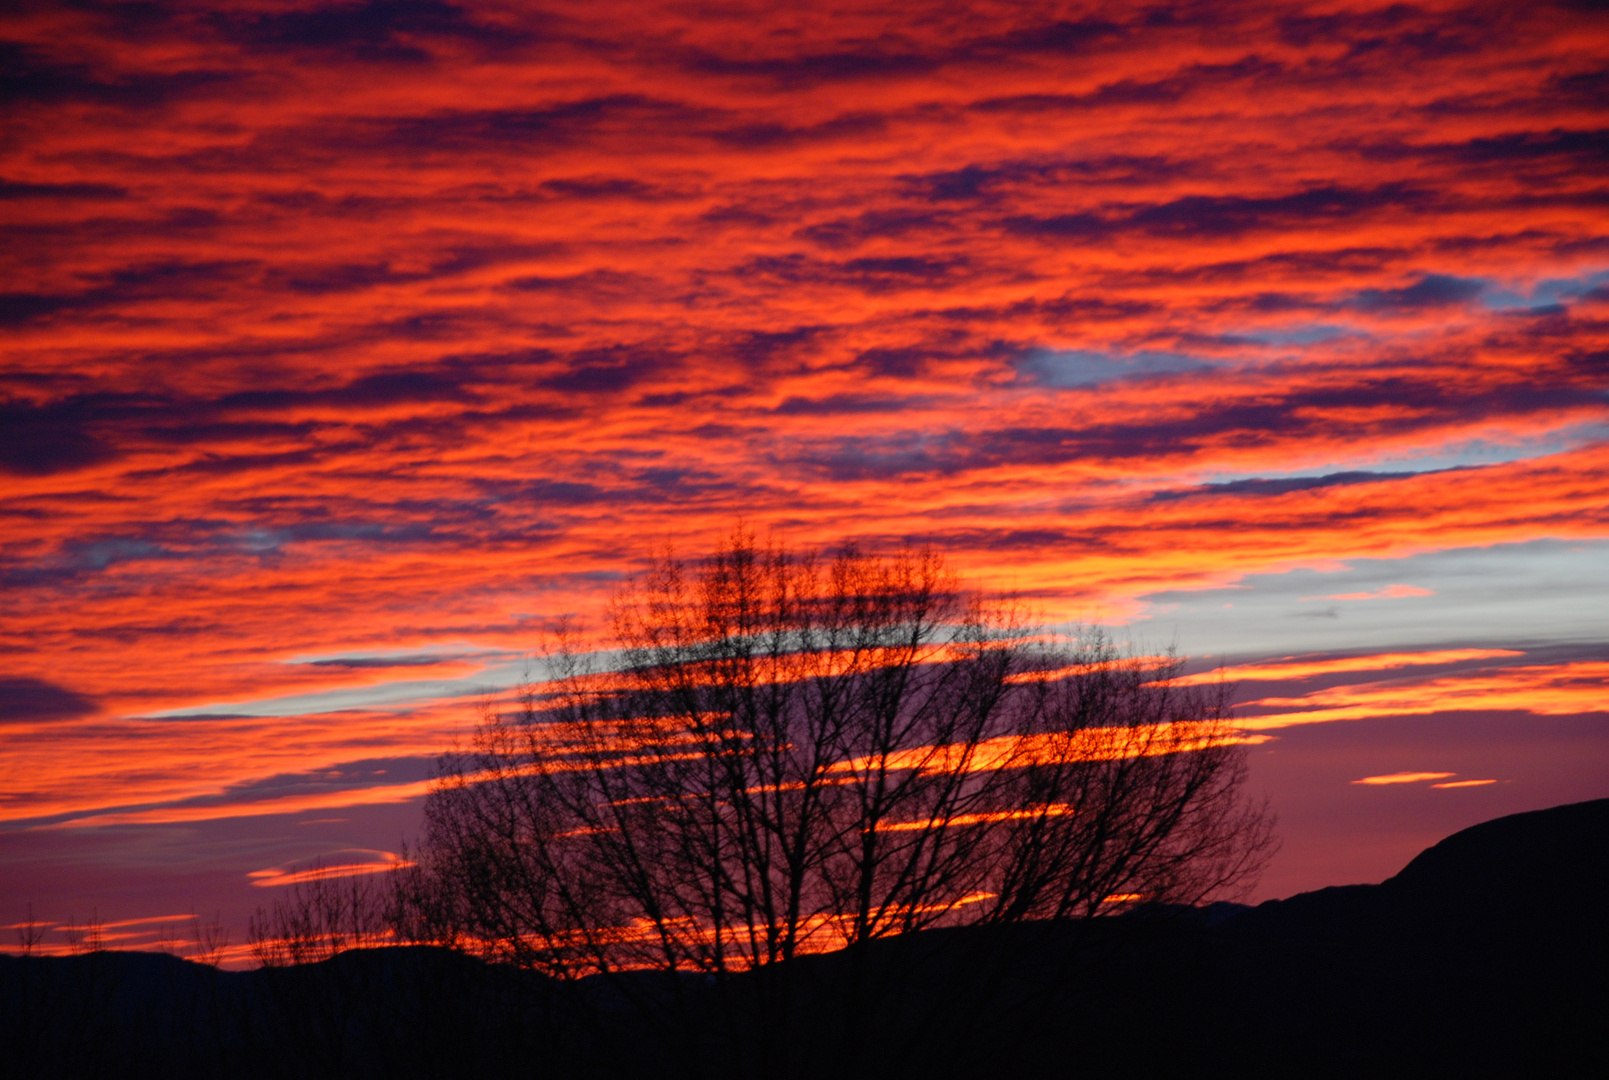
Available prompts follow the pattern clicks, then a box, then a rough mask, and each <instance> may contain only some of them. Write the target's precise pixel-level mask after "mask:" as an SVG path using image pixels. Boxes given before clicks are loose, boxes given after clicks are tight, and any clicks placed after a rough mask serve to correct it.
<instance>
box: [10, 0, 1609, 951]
mask: <svg viewBox="0 0 1609 1080" xmlns="http://www.w3.org/2000/svg"><path fill="white" fill-rule="evenodd" d="M0 82H3V98H4V110H5V111H4V116H5V121H4V134H3V139H0V216H3V223H4V224H3V227H4V230H5V239H4V244H3V246H0V260H3V261H0V265H3V266H4V280H3V282H0V324H3V326H4V354H3V357H4V358H3V361H0V584H3V597H4V600H3V606H0V781H3V782H0V925H13V924H16V923H18V922H20V921H22V920H23V919H24V918H25V916H26V912H27V910H28V906H29V905H30V904H31V905H32V909H33V911H34V913H35V915H36V916H37V917H38V918H39V919H40V920H42V921H45V922H49V923H52V924H55V925H56V929H57V931H58V932H59V929H60V926H61V925H62V924H65V923H67V922H68V921H69V920H70V919H71V920H76V921H77V922H80V923H82V922H83V921H85V920H87V919H89V918H91V917H92V916H93V917H96V918H99V919H100V920H101V921H102V922H104V923H106V924H107V925H108V930H107V932H106V933H107V938H108V939H109V940H112V941H113V943H116V944H123V945H128V946H131V947H141V946H144V947H151V946H152V945H154V944H155V943H156V942H157V941H158V940H159V939H160V938H161V936H162V935H163V934H165V933H168V932H169V931H170V930H171V928H172V927H173V926H174V925H176V924H178V922H179V919H178V917H179V916H186V917H187V916H188V913H190V912H192V911H193V912H197V913H199V914H201V915H202V916H203V917H205V918H209V919H210V918H212V917H214V916H216V917H218V918H219V919H220V920H221V921H222V922H223V923H224V924H225V925H226V926H229V927H231V928H233V930H232V932H233V935H234V936H233V940H234V941H235V943H236V944H239V943H240V942H242V941H243V939H244V926H245V921H246V917H247V915H248V914H249V913H250V912H251V911H252V910H253V909H254V908H255V907H256V906H257V905H259V904H268V903H270V902H271V901H272V899H273V898H274V896H276V895H280V894H279V893H278V892H276V890H279V889H282V888H283V887H284V884H285V883H286V882H288V881H292V880H295V879H296V878H297V877H298V876H299V875H301V874H303V873H305V872H306V871H307V869H308V868H309V867H311V866H313V865H315V864H318V863H322V864H324V865H334V864H344V863H361V864H364V865H367V866H371V867H375V868H384V867H386V866H389V865H394V864H395V861H396V858H397V857H396V854H395V853H396V852H397V851H398V850H399V846H400V842H401V841H402V840H403V839H404V838H406V837H409V836H410V835H411V834H412V833H413V831H414V829H415V828H416V826H417V820H418V814H419V807H420V803H421V800H422V798H423V795H424V793H425V792H426V790H427V789H428V781H429V777H430V775H431V768H432V762H433V759H434V756H435V755H436V754H437V753H439V752H440V751H442V750H444V749H445V748H446V747H447V746H448V745H449V744H450V743H451V742H452V740H453V739H455V738H459V737H462V736H463V735H465V734H466V733H467V732H468V731H469V730H470V728H471V726H472V724H473V722H474V719H475V714H476V705H477V702H478V701H479V700H481V699H482V698H483V697H484V696H485V695H486V694H488V693H493V692H496V691H498V690H499V689H503V688H507V687H509V686H511V685H512V684H513V683H515V682H516V681H517V680H518V679H519V678H520V677H521V674H522V672H523V671H525V670H526V669H527V666H528V665H529V663H530V661H531V657H532V652H533V650H534V649H535V648H536V647H537V644H538V642H539V640H540V638H541V635H542V632H543V631H544V630H545V629H548V628H551V627H552V625H553V624H554V621H555V620H556V619H557V618H558V617H560V616H564V615H575V616H577V617H579V618H580V619H582V620H583V622H584V623H586V622H587V621H588V620H590V625H594V626H596V625H597V623H598V619H597V617H598V615H599V614H600V612H601V611H602V607H603V604H604V603H605V601H606V600H607V598H608V596H609V595H610V593H611V592H612V591H613V590H614V589H615V588H616V587H617V586H618V584H619V582H620V581H621V580H622V579H623V578H624V577H626V576H628V575H629V574H631V573H632V572H633V571H634V570H636V569H639V568H641V567H642V566H643V565H644V564H645V561H646V560H647V559H648V558H649V557H650V556H652V555H653V554H654V553H655V552H656V551H658V550H662V549H663V548H664V547H665V546H666V545H670V546H672V547H673V548H674V549H675V550H676V551H678V552H680V553H682V554H685V555H688V556H696V555H697V554H698V553H699V552H701V551H704V550H708V549H709V547H710V546H711V545H713V543H714V542H715V540H716V539H717V538H718V537H719V536H720V535H721V534H722V533H723V532H724V531H727V530H729V529H730V528H731V527H732V526H733V525H734V523H736V522H737V521H739V520H740V519H741V520H742V521H744V522H746V523H747V524H748V525H750V526H752V527H754V528H755V529H757V530H759V531H761V532H762V533H766V532H771V531H774V532H775V534H776V535H777V536H778V537H780V538H782V539H783V540H785V541H787V542H789V543H791V544H795V545H799V546H814V545H830V544H833V543H836V542H839V541H842V540H844V539H856V540H859V541H861V542H862V543H863V544H865V545H866V546H869V547H872V548H890V547H892V546H895V545H898V544H900V543H903V542H905V541H907V540H909V541H913V542H916V543H922V544H932V545H934V546H935V547H936V548H938V549H939V550H941V551H942V552H944V553H945V554H946V555H947V556H948V557H949V558H950V559H951V560H952V562H953V563H954V564H955V566H956V567H957V568H958V569H960V570H961V571H962V572H963V573H964V574H965V575H966V576H967V577H968V578H970V579H971V580H973V581H975V582H976V583H978V584H980V585H983V586H987V587H991V588H1000V589H1008V590H1014V591H1016V592H1017V593H1019V594H1021V595H1022V596H1024V597H1025V598H1027V599H1028V600H1029V602H1031V604H1032V605H1033V606H1034V607H1035V608H1036V609H1037V610H1038V611H1039V612H1040V613H1041V614H1042V615H1043V617H1044V618H1045V619H1046V620H1048V621H1050V622H1052V623H1054V624H1058V625H1059V624H1062V623H1073V622H1082V623H1100V624H1105V625H1107V626H1109V627H1111V628H1113V629H1114V632H1115V633H1116V634H1117V636H1118V637H1120V638H1121V639H1123V640H1128V641H1132V642H1134V643H1135V645H1136V647H1137V648H1141V649H1150V650H1155V649H1157V648H1165V647H1167V646H1169V645H1176V647H1177V648H1178V650H1179V651H1180V653H1181V654H1183V655H1186V656H1188V657H1190V658H1191V669H1192V670H1194V671H1201V672H1205V671H1210V670H1212V669H1215V668H1218V667H1224V668H1227V669H1228V671H1227V674H1228V675H1229V677H1231V678H1236V679H1239V680H1240V690H1239V694H1238V700H1239V702H1240V708H1239V709H1238V711H1237V715H1238V716H1240V717H1241V718H1242V723H1243V726H1245V727H1246V728H1247V730H1248V731H1249V732H1255V733H1256V734H1257V735H1259V736H1268V738H1267V739H1266V740H1264V741H1261V742H1259V743H1258V744H1257V745H1255V746H1253V747H1252V749H1251V753H1252V774H1251V785H1252V788H1253V789H1254V790H1255V791H1257V792H1259V793H1261V792H1267V794H1268V795H1269V797H1270V798H1271V800H1272V803H1273V807H1274V809H1275V811H1276V812H1277V813H1278V814H1279V815H1280V820H1281V825H1280V832H1281V834H1282V836H1283V838H1284V847H1283V849H1282V850H1281V853H1280V854H1279V856H1278V857H1277V858H1276V860H1275V861H1274V863H1273V864H1272V866H1271V867H1270V868H1269V871H1268V873H1267V874H1266V875H1265V877H1264V879H1263V881H1262V883H1261V884H1260V885H1259V886H1258V888H1257V890H1256V892H1255V893H1254V894H1253V898H1266V897H1270V896H1282V895H1288V894H1290V893H1292V892H1295V891H1297V890H1300V889H1308V888H1316V887H1319V886H1323V885H1329V884H1338V883H1342V882H1348V881H1377V880H1380V879H1381V878H1383V877H1386V876H1388V875H1390V874H1391V873H1394V872H1395V871H1396V870H1397V869H1399V868H1400V866H1401V865H1402V863H1403V862H1405V861H1406V860H1407V858H1409V857H1411V856H1412V855H1413V854H1414V853H1415V852H1417V851H1418V850H1419V849H1420V848H1422V847H1424V846H1425V845H1427V844H1429V843H1431V842H1433V841H1435V840H1436V839H1439V838H1440V837H1441V836H1443V835H1446V834H1447V833H1449V832H1451V831H1453V830H1455V829H1458V828H1461V827H1464V826H1467V825H1470V824H1473V823H1475V822H1477V821H1481V820H1485V819H1487V818H1491V817H1495V816H1498V815H1500V814H1503V813H1509V812H1514V811H1518V810H1524V809H1532V808H1538V807H1543V806H1550V805H1554V804H1557V803H1562V802H1569V801H1575V800H1579V799H1585V798H1593V797H1602V796H1609V615H1606V613H1609V16H1606V15H1605V13H1604V8H1603V5H1602V4H1597V3H1591V2H1587V0H1582V2H1579V3H1555V4H1546V3H1537V4H1527V5H1516V4H1497V3H1491V4H1474V5H1457V4H1435V3H1427V4H1404V3H1392V4H1378V5H1371V4H1368V3H1363V2H1359V3H1355V4H1348V3H1345V2H1333V3H1310V4H1302V3H1292V2H1277V3H1276V2H1268V3H1196V4H1192V3H1171V4H1170V3H1156V4H1149V5H1147V4H1131V5H1120V4H1107V5H1084V6H1079V5H1075V4H1057V3H1015V4H1012V3H984V2H977V3H968V4H965V5H963V4H958V3H954V2H947V3H928V2H925V0H901V2H900V3H893V4H887V5H880V4H873V3H866V2H857V3H843V4H838V5H831V4H808V5H777V4H767V3H758V2H751V0H732V2H727V3H710V4H675V3H664V4H660V3H652V2H648V0H638V2H632V3H609V2H606V0H589V2H586V3H581V2H561V3H550V2H546V0H542V2H541V3H512V2H509V3H502V2H493V3H480V2H472V0H466V2H465V3H462V4H453V3H446V2H434V0H420V2H408V0H371V2H365V3H338V4H320V3H317V2H314V0H292V2H278V0H272V2H263V0H232V2H230V3H227V4H225V3H212V4H208V3H205V2H201V0H197V2H194V3H190V2H178V3H132V2H131V3H100V2H96V0H78V2H65V0H56V2H45V3H35V2H31V0H18V2H14V3H12V4H9V5H7V9H6V13H5V14H4V15H0ZM163 920H166V921H163ZM114 924H118V925H115V926H114ZM4 934H5V936H6V937H5V941H4V942H3V944H10V943H11V938H12V931H10V930H6V931H4ZM52 940H53V941H58V942H59V941H60V940H61V939H60V937H59V933H58V936H57V937H55V938H52Z"/></svg>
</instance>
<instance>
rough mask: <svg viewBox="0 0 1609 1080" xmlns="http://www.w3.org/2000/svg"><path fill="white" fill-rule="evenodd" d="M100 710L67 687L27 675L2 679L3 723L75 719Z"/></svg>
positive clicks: (0, 706) (0, 705) (0, 703)
mask: <svg viewBox="0 0 1609 1080" xmlns="http://www.w3.org/2000/svg"><path fill="white" fill-rule="evenodd" d="M97 711H99V706H98V705H96V703H95V702H94V701H93V700H92V699H90V698H88V697H85V696H84V695H83V694H80V693H77V692H76V691H73V690H69V689H67V688H66V687H64V686H57V685H56V684H55V683H50V682H46V681H45V680H43V679H34V678H29V677H26V676H12V677H5V678H0V724H15V723H27V722H30V721H40V720H47V721H48V720H72V719H76V718H77V717H80V716H89V715H91V714H92V713H95V712H97Z"/></svg>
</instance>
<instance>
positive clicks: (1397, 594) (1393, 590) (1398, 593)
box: [1302, 585, 1436, 600]
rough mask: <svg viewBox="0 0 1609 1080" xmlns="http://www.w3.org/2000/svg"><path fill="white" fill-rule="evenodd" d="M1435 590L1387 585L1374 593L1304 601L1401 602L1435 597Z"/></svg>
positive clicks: (1343, 594)
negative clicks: (1407, 598)
mask: <svg viewBox="0 0 1609 1080" xmlns="http://www.w3.org/2000/svg"><path fill="white" fill-rule="evenodd" d="M1435 595H1436V593H1435V590H1433V589H1421V588H1419V587H1418V586H1416V585H1387V586H1386V587H1385V588H1383V589H1376V590H1375V591H1373V592H1351V593H1334V594H1331V595H1329V596H1304V597H1302V599H1303V600H1401V599H1404V598H1406V597H1410V596H1435Z"/></svg>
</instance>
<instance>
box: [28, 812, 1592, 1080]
mask: <svg viewBox="0 0 1609 1080" xmlns="http://www.w3.org/2000/svg"><path fill="white" fill-rule="evenodd" d="M1606 896H1609V799H1605V800H1597V801H1593V802H1586V803H1577V804H1573V805H1569V806H1560V807H1555V808H1553V809H1550V810H1542V811H1536V812H1533V813H1526V814H1516V815H1513V816H1511V817H1505V818H1499V819H1497V820H1494V821H1489V822H1486V823H1484V824H1481V825H1477V826H1474V827H1473V828H1470V829H1465V830H1464V831H1462V832H1459V833H1457V834H1455V835H1453V836H1450V837H1448V838H1447V839H1445V840H1443V841H1441V842H1440V843H1438V844H1436V845H1435V846H1433V847H1431V848H1429V849H1427V850H1426V851H1424V852H1422V853H1421V854H1420V855H1419V856H1417V857H1416V858H1415V859H1413V860H1412V861H1411V862H1410V863H1409V864H1408V865H1407V866H1406V867H1404V868H1403V870H1402V871H1401V872H1400V873H1398V874H1397V875H1396V876H1395V877H1392V878H1390V879H1389V880H1387V881H1385V882H1383V883H1381V884H1379V885H1349V886H1340V887H1334V888H1327V889H1320V890H1318V891H1316V892H1311V893H1303V894H1300V895H1298V896H1294V897H1290V898H1289V899H1285V900H1276V901H1269V902H1267V903H1265V904H1262V905H1260V906H1258V907H1255V908H1244V907H1240V906H1237V905H1215V906H1213V907H1211V908H1204V909H1140V910H1136V911H1134V912H1131V913H1130V914H1127V915H1123V916H1120V917H1115V918H1109V919H1101V920H1095V921H1093V922H1089V923H1039V924H1028V925H1021V926H1012V927H1001V928H997V929H994V930H990V929H987V928H972V929H967V930H939V931H929V932H926V933H922V934H915V935H909V936H908V937H905V938H897V939H891V940H889V941H885V942H880V943H878V945H877V946H876V948H875V949H871V950H867V951H866V952H865V953H863V954H861V955H860V956H859V957H855V958H851V957H849V956H848V955H846V954H844V953H832V954H824V955H820V956H812V957H806V958H802V959H800V960H796V961H793V962H792V963H793V964H794V965H795V971H794V974H795V975H796V976H797V978H796V983H797V986H798V987H799V992H798V998H797V1000H798V1006H797V1014H798V1025H797V1027H796V1032H797V1035H798V1039H797V1041H798V1044H799V1048H798V1054H797V1055H796V1059H795V1062H794V1065H795V1072H796V1073H797V1074H798V1075H802V1076H813V1075H821V1076H833V1077H835V1078H837V1077H843V1076H858V1075H868V1076H907V1075H919V1074H926V1075H938V1076H948V1075H968V1076H1018V1075H1043V1076H1075V1075H1096V1074H1100V1073H1111V1072H1122V1073H1124V1074H1126V1075H1131V1076H1135V1075H1137V1076H1182V1075H1205V1076H1214V1075H1228V1074H1234V1075H1237V1076H1285V1075H1300V1076H1303V1077H1313V1076H1342V1075H1348V1076H1350V1075H1357V1074H1368V1075H1372V1076H1380V1075H1404V1076H1406V1075H1410V1074H1425V1073H1430V1074H1433V1075H1450V1074H1453V1073H1455V1072H1460V1071H1462V1072H1473V1073H1478V1074H1492V1073H1494V1072H1510V1073H1515V1074H1538V1073H1540V1074H1549V1073H1560V1074H1569V1073H1571V1072H1573V1071H1575V1070H1576V1068H1577V1065H1576V1063H1577V1061H1578V1060H1586V1061H1590V1060H1602V1058H1603V1055H1604V1052H1605V1051H1606V1050H1609V1035H1606V1034H1605V1029H1606V1027H1609V1025H1605V1024H1604V1023H1603V1021H1602V1018H1603V1016H1604V1015H1605V1013H1606V1008H1609V974H1606V972H1609V931H1606V930H1605V926H1604V922H1603V911H1604V908H1605V902H1604V901H1605V897H1606ZM851 962H854V963H859V964H862V965H868V966H869V968H868V967H863V969H862V970H863V971H864V970H871V971H872V972H873V974H874V976H875V977H876V978H878V979H881V980H883V982H884V983H885V984H886V985H887V987H888V988H890V989H891V990H892V991H893V992H892V993H891V994H889V995H887V996H886V997H885V998H883V999H882V1000H883V1001H884V1002H885V1004H883V1005H882V1006H880V1007H879V1008H877V1009H875V1010H867V1011H866V1012H865V1014H864V1015H862V1016H860V1017H859V1019H860V1021H861V1025H860V1027H861V1030H862V1031H863V1032H864V1034H865V1038H864V1039H862V1040H861V1041H860V1042H857V1043H856V1044H854V1045H853V1046H847V1047H846V1046H832V1045H827V1044H825V1042H824V1040H823V1039H821V1038H820V1037H818V1036H819V1033H821V1032H824V1031H827V1030H832V1029H833V1025H832V1024H831V1023H828V1022H827V1021H828V1020H830V1019H833V1018H837V1019H842V1011H843V1010H844V1009H846V1008H849V1007H851V1006H850V1004H849V1003H846V1002H845V1001H843V1000H841V997H840V995H839V989H840V988H841V986H842V985H843V984H844V981H843V975H844V972H845V970H846V969H845V965H847V964H849V963H851ZM675 983H676V988H677V989H679V990H681V991H683V993H681V994H680V995H671V994H669V993H668V990H669V989H670V988H671V982H670V980H669V979H668V978H667V977H666V976H663V975H653V974H647V973H644V974H642V975H640V976H637V977H634V980H633V981H632V982H631V983H630V984H629V985H624V986H622V985H604V984H601V983H592V984H588V985H584V986H583V987H582V988H581V990H580V994H579V996H577V995H574V994H570V993H566V992H564V990H563V988H561V987H559V986H557V985H555V984H553V983H551V982H549V981H548V980H545V979H543V978H541V977H540V976H535V975H532V974H530V973H527V972H521V971H516V970H512V969H507V968H501V967H497V966H491V965H486V964H483V963H481V962H480V961H478V960H474V959H471V958H468V957H464V956H461V955H458V954H455V953H451V952H447V951H445V950H439V949H426V948H390V949H373V950H360V951H354V952H349V953H344V954H341V955H340V956H337V957H335V958H334V959H332V960H329V961H325V962H323V963H321V964H311V965H306V966H304V967H299V968H279V969H264V970H260V971H250V972H222V971H217V970H214V969H212V968H209V967H204V966H202V965H198V964H193V963H189V962H187V961H183V960H179V959H176V958H174V957H171V956H166V955H163V954H151V953H116V952H100V953H91V954H87V955H82V956H76V957H66V958H42V957H10V956H7V957H0V1039H3V1045H4V1046H5V1048H6V1053H5V1056H6V1058H7V1059H8V1069H7V1071H8V1072H10V1074H11V1075H17V1076H25V1077H34V1076H37V1077H54V1076H72V1077H94V1076H118V1077H139V1076H146V1075H150V1076H157V1075H160V1076H164V1077H187V1076H197V1077H200V1076H209V1077H210V1076H240V1077H280V1076H285V1077H290V1076H341V1077H363V1076H376V1077H379V1076H385V1077H398V1076H404V1077H405V1076H457V1075H482V1076H547V1075H554V1076H560V1075H562V1076H566V1077H587V1076H606V1075H634V1076H636V1075H642V1076H650V1075H675V1074H676V1073H677V1071H678V1070H679V1069H682V1068H684V1067H688V1066H696V1067H697V1068H699V1069H700V1070H701V1071H702V1072H704V1073H706V1074H709V1075H734V1076H735V1075H744V1074H746V1073H748V1074H752V1069H751V1068H750V1067H749V1065H750V1059H749V1057H748V1052H747V1049H746V1048H745V1047H744V1046H743V1045H742V1043H741V1035H739V1036H737V1037H735V1038H734V1037H733V1036H732V1035H731V1034H729V1033H727V1032H728V1031H729V1028H730V1023H729V1022H730V1021H731V1019H732V1014H731V1012H730V1009H731V1007H732V1006H731V1001H730V999H729V998H726V997H721V998H720V999H718V998H717V995H716V993H715V991H714V990H712V989H709V988H708V987H707V986H706V984H705V983H704V982H703V980H701V979H698V978H696V977H691V976H689V977H684V978H678V979H676V980H675ZM673 997H674V998H675V999H676V1000H677V1001H679V1002H681V1011H679V1012H676V1013H675V1014H674V1015H672V1014H671V1012H670V1006H669V1004H668V1003H669V1002H670V1001H671V1000H672V998H673ZM631 1000H638V1001H640V1000H650V1001H658V1002H662V1003H666V1004H664V1005H663V1007H662V1008H660V1009H659V1012H658V1013H657V1014H656V1013H655V1012H654V1010H653V1009H650V1010H649V1012H648V1013H647V1014H645V1013H644V1012H643V1011H642V1010H640V1009H638V1008H634V1007H631V1005H630V1004H629V1002H630V1001H631ZM689 1002H691V1004H690V1005H689V1004H688V1003H689ZM739 1019H740V1017H739ZM717 1020H724V1021H727V1022H728V1023H727V1024H725V1025H723V1024H721V1023H717ZM661 1025H664V1026H669V1027H672V1028H674V1040H673V1041H676V1044H677V1045H676V1052H674V1053H671V1052H667V1051H666V1048H665V1047H666V1044H665V1042H664V1041H663V1039H662V1038H661V1037H660V1036H662V1035H663V1032H662V1031H659V1030H658V1026H661ZM738 1030H739V1031H741V1024H739V1025H738Z"/></svg>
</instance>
